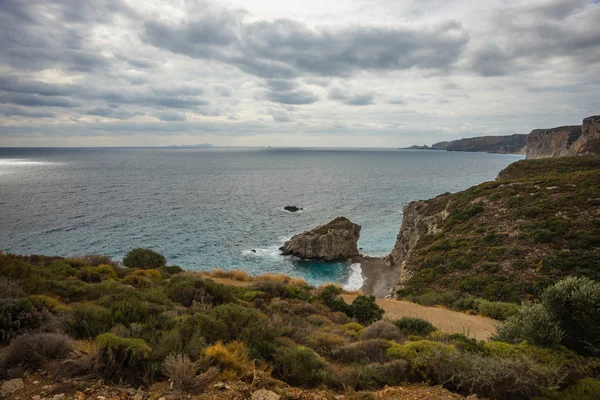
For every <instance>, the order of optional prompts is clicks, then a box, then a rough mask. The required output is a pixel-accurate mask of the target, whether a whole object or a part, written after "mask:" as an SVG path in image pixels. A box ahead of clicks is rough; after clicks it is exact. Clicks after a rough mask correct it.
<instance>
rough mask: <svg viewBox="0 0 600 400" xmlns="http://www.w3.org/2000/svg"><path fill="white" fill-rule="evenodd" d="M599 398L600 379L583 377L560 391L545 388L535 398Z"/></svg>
mask: <svg viewBox="0 0 600 400" xmlns="http://www.w3.org/2000/svg"><path fill="white" fill-rule="evenodd" d="M594 399H600V380H598V379H593V378H584V379H581V380H580V381H579V382H577V383H575V384H574V385H571V386H569V387H567V388H565V389H563V390H561V391H560V392H557V391H550V390H545V391H544V395H543V396H541V397H536V398H535V400H594Z"/></svg>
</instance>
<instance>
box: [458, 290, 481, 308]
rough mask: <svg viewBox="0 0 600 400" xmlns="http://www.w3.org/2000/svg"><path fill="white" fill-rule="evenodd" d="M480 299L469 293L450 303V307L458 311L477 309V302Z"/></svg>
mask: <svg viewBox="0 0 600 400" xmlns="http://www.w3.org/2000/svg"><path fill="white" fill-rule="evenodd" d="M480 300H481V299H479V298H477V297H475V296H471V295H468V294H467V295H463V296H461V297H459V298H458V299H456V301H454V303H452V308H454V309H455V310H460V311H467V310H474V311H477V310H478V309H479V302H480Z"/></svg>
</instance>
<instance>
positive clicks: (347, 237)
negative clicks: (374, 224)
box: [280, 217, 360, 261]
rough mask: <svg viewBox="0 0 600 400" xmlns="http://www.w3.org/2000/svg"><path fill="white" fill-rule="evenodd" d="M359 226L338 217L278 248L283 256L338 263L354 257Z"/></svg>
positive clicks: (296, 236) (356, 250) (356, 253)
mask: <svg viewBox="0 0 600 400" xmlns="http://www.w3.org/2000/svg"><path fill="white" fill-rule="evenodd" d="M359 238H360V225H357V224H354V223H352V222H350V220H349V219H348V218H345V217H338V218H336V219H334V220H333V221H331V222H330V223H328V224H327V225H322V226H318V227H316V228H315V229H312V230H310V231H307V232H304V233H300V234H298V235H295V236H294V237H292V238H291V239H290V240H288V241H287V242H285V244H284V245H283V246H282V247H281V248H280V250H281V251H282V252H283V254H286V255H294V256H296V257H299V258H305V259H311V260H324V261H339V260H346V259H348V258H352V257H356V256H358V255H359V252H358V247H357V243H358V239H359Z"/></svg>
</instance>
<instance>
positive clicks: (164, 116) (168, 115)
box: [153, 111, 187, 121]
mask: <svg viewBox="0 0 600 400" xmlns="http://www.w3.org/2000/svg"><path fill="white" fill-rule="evenodd" d="M153 115H154V116H155V117H156V118H158V119H160V120H161V121H185V120H187V117H186V116H185V114H182V113H178V112H173V111H161V112H157V113H154V114H153Z"/></svg>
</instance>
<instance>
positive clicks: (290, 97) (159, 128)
mask: <svg viewBox="0 0 600 400" xmlns="http://www.w3.org/2000/svg"><path fill="white" fill-rule="evenodd" d="M599 21H600V4H599V2H598V1H597V0H594V1H590V0H529V1H514V0H502V1H501V0H485V1H481V0H404V1H399V0H327V1H323V0H318V1H317V0H261V1H250V0H221V1H219V2H205V1H177V0H169V1H158V0H154V1H152V0H54V1H51V0H48V1H43V0H26V1H24V0H0V146H119V145H126V146H132V145H133V146H140V145H145V146H148V145H150V146H154V145H170V144H194V143H205V142H210V143H213V144H215V145H221V146H237V145H240V146H248V145H250V146H253V145H273V146H286V145H287V146H335V147H339V146H357V147H400V146H407V145H411V144H415V143H417V144H425V143H426V144H432V143H434V142H437V141H441V140H451V139H456V138H460V137H471V136H479V135H492V134H494V135H506V134H513V133H528V132H529V131H531V130H532V129H534V128H544V127H553V126H559V125H568V124H579V123H581V120H582V119H583V118H584V117H586V116H590V115H594V114H600V22H599Z"/></svg>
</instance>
